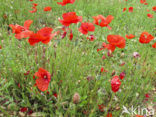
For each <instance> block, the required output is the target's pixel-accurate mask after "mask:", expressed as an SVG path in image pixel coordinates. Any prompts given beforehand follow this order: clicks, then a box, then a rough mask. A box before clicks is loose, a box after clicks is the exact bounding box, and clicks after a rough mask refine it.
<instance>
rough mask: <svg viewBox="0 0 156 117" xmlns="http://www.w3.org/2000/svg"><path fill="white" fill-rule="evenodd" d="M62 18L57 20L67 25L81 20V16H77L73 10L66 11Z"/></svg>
mask: <svg viewBox="0 0 156 117" xmlns="http://www.w3.org/2000/svg"><path fill="white" fill-rule="evenodd" d="M62 17H63V19H62V20H61V19H59V21H60V22H61V23H62V25H64V26H69V25H70V24H72V23H75V24H76V23H78V22H81V21H82V16H77V15H76V13H75V12H68V13H64V14H63V15H62Z"/></svg>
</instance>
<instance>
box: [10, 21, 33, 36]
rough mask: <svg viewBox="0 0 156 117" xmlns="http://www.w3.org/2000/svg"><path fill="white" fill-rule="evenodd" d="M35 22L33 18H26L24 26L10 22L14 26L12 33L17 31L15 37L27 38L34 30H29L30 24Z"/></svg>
mask: <svg viewBox="0 0 156 117" xmlns="http://www.w3.org/2000/svg"><path fill="white" fill-rule="evenodd" d="M32 23H33V21H32V20H26V21H25V22H24V26H20V25H18V24H16V25H13V24H10V25H9V26H10V27H11V28H12V31H13V32H12V33H15V37H16V38H17V39H22V38H27V37H29V36H30V35H31V34H32V33H33V32H32V31H30V30H29V27H30V25H31V24H32Z"/></svg>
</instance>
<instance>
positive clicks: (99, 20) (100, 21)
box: [93, 15, 114, 29]
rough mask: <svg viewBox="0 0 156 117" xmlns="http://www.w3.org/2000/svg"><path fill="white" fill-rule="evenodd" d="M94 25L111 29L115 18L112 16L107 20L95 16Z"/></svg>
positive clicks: (100, 16)
mask: <svg viewBox="0 0 156 117" xmlns="http://www.w3.org/2000/svg"><path fill="white" fill-rule="evenodd" d="M93 19H94V24H96V25H99V26H101V27H108V28H109V29H111V28H110V27H109V24H110V23H111V21H112V20H113V19H114V17H113V16H112V15H108V16H107V17H106V18H105V17H104V16H102V15H98V16H94V17H93Z"/></svg>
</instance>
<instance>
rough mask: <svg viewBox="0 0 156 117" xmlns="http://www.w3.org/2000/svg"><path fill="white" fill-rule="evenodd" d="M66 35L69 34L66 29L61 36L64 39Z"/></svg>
mask: <svg viewBox="0 0 156 117" xmlns="http://www.w3.org/2000/svg"><path fill="white" fill-rule="evenodd" d="M66 35H67V32H66V31H64V32H63V34H62V37H61V38H62V39H63V38H65V36H66Z"/></svg>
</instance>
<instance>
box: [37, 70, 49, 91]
mask: <svg viewBox="0 0 156 117" xmlns="http://www.w3.org/2000/svg"><path fill="white" fill-rule="evenodd" d="M35 76H37V77H38V79H36V85H37V87H38V89H40V90H41V91H46V90H48V86H49V83H50V81H51V76H50V73H49V72H48V71H46V70H45V69H43V68H40V69H39V70H38V72H36V73H35Z"/></svg>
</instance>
